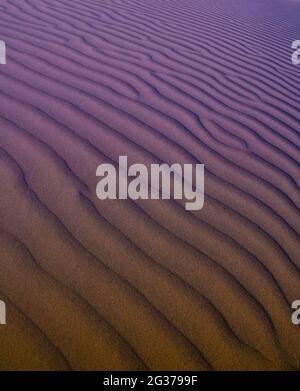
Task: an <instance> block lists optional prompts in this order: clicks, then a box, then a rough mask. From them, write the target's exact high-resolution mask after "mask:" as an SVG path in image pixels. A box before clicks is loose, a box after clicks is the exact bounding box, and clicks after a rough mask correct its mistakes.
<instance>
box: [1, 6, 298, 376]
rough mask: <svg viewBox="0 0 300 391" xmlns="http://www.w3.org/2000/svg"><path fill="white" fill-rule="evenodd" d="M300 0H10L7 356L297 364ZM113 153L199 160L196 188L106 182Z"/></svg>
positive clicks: (238, 365) (41, 360)
mask: <svg viewBox="0 0 300 391" xmlns="http://www.w3.org/2000/svg"><path fill="white" fill-rule="evenodd" d="M299 11H300V5H299V3H297V2H293V1H283V0H282V1H279V0H274V1H267V0H266V1H259V0H254V1H251V2H249V1H246V0H237V1H234V0H229V1H221V0H215V1H210V0H199V1H198V0H181V1H177V0H174V1H171V0H165V1H160V0H151V1H146V0H103V1H102V0H101V1H100V0H98V1H97V0H84V1H83V0H3V1H1V2H0V22H1V23H0V39H2V40H4V41H5V42H6V45H7V64H6V65H4V66H3V65H1V67H0V270H1V273H0V299H1V300H4V301H5V302H6V304H7V318H8V319H7V325H6V326H0V369H1V370H6V369H8V370H16V369H18V370H20V369H21V370H32V369H38V370H47V369H49V370H68V369H75V370H104V369H112V370H116V369H118V370H140V369H151V370H213V369H214V370H287V369H298V370H299V369H300V326H298V327H297V326H294V325H293V324H292V322H291V314H292V310H291V303H292V302H293V301H294V300H297V299H300V272H299V267H300V251H299V247H300V246H299V232H300V212H299V207H300V197H299V185H300V174H299V173H300V170H299V160H300V159H299V158H300V153H299V144H300V139H299V131H300V112H299V107H300V90H299V86H300V68H296V67H295V66H293V65H292V64H291V62H290V43H291V41H292V40H293V39H296V38H298V39H300V25H299V21H298V20H297V17H296V15H297V12H298V15H299ZM297 33H298V36H297ZM295 35H296V36H295ZM120 155H127V156H128V159H129V164H131V163H135V162H140V163H144V164H145V165H147V166H149V165H150V164H151V163H156V162H166V163H169V164H172V163H174V162H179V163H197V162H198V163H199V162H201V163H204V164H205V167H206V174H205V175H206V177H205V206H204V208H203V209H202V210H200V211H196V212H192V213H191V212H188V211H186V210H185V209H184V201H182V202H181V201H175V200H174V201H154V200H149V201H131V200H124V201H119V200H113V201H112V200H108V201H100V200H98V199H97V197H96V192H95V189H96V183H97V178H96V175H95V173H96V168H97V166H98V165H99V164H101V163H103V162H115V163H116V162H117V161H118V157H119V156H120Z"/></svg>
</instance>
